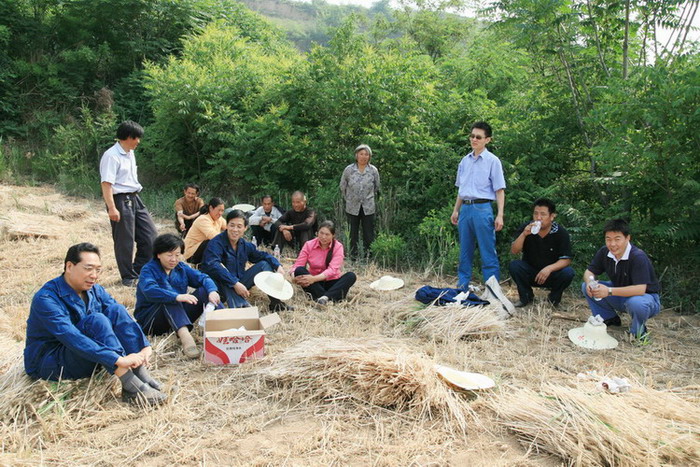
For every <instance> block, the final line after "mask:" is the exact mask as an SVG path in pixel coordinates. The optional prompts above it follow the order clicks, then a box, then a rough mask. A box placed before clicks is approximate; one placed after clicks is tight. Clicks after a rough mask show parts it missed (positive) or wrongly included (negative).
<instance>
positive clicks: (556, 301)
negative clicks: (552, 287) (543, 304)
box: [547, 294, 561, 308]
mask: <svg viewBox="0 0 700 467" xmlns="http://www.w3.org/2000/svg"><path fill="white" fill-rule="evenodd" d="M547 301H548V302H549V304H550V305H552V306H553V307H554V308H557V307H559V303H560V302H561V297H558V298H556V299H555V298H552V295H551V294H550V295H548V296H547Z"/></svg>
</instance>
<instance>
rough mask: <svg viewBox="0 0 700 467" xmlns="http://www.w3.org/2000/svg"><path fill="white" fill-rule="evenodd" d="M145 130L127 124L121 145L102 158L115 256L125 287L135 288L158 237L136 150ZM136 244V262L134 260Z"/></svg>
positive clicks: (119, 134)
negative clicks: (144, 196) (145, 197)
mask: <svg viewBox="0 0 700 467" xmlns="http://www.w3.org/2000/svg"><path fill="white" fill-rule="evenodd" d="M142 137H143V128H142V127H141V125H139V124H138V123H136V122H133V121H131V120H127V121H125V122H122V123H121V124H120V125H119V128H117V139H118V141H117V142H116V143H115V144H114V146H112V147H111V148H109V149H108V150H107V151H105V153H104V154H103V155H102V159H101V160H100V181H101V183H102V198H104V201H105V204H106V205H107V213H108V214H109V220H110V223H111V224H112V239H113V240H114V256H115V257H116V260H117V266H118V267H119V274H120V275H121V278H122V284H123V285H125V286H129V287H133V286H135V285H136V280H137V279H138V277H139V272H140V271H141V267H142V266H143V265H144V264H146V262H148V261H149V260H150V259H151V256H152V250H153V245H152V244H153V239H155V237H156V236H157V235H158V232H157V230H156V226H155V224H154V223H153V219H151V215H150V214H149V212H148V209H146V206H145V205H144V204H143V202H142V201H141V198H140V197H139V192H140V191H141V190H142V188H143V187H142V186H141V184H140V183H139V181H138V175H137V166H136V157H135V155H134V149H136V147H137V146H138V145H139V143H140V142H141V138H142ZM134 241H135V242H136V258H134Z"/></svg>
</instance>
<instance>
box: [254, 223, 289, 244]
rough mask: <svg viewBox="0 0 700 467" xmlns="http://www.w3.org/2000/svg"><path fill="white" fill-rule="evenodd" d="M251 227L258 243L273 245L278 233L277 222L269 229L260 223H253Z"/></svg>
mask: <svg viewBox="0 0 700 467" xmlns="http://www.w3.org/2000/svg"><path fill="white" fill-rule="evenodd" d="M250 229H251V231H252V233H253V237H255V241H257V242H258V245H271V244H272V241H273V240H274V239H275V235H276V234H277V227H276V226H275V224H272V225H271V226H270V230H269V231H267V230H265V228H264V227H260V226H259V225H251V226H250ZM280 248H282V247H280Z"/></svg>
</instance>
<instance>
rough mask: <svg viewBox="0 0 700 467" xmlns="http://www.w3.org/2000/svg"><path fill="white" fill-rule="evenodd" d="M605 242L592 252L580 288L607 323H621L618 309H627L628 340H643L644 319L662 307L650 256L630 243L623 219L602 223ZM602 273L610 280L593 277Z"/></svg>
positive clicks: (594, 310) (626, 225)
mask: <svg viewBox="0 0 700 467" xmlns="http://www.w3.org/2000/svg"><path fill="white" fill-rule="evenodd" d="M603 232H604V233H605V246H604V247H602V248H601V249H600V250H598V252H597V253H596V254H595V256H593V260H592V261H591V264H590V265H589V266H588V269H586V272H584V273H583V280H584V282H583V284H582V285H581V290H582V291H583V294H584V296H585V297H586V301H588V306H589V307H590V309H591V313H592V314H593V316H595V315H600V316H601V317H602V318H603V320H605V324H606V325H608V326H621V325H622V320H621V319H620V316H619V315H618V314H617V312H618V311H621V312H622V311H626V312H627V313H629V315H630V316H631V317H632V323H631V325H630V328H629V332H630V340H632V341H634V340H638V341H640V342H646V341H647V339H648V332H647V327H646V324H645V323H646V321H647V320H648V319H649V318H651V317H652V316H655V315H657V314H658V313H659V311H661V302H660V301H659V292H660V291H661V286H660V284H659V281H658V280H657V279H656V273H655V272H654V266H652V264H651V260H650V259H649V257H648V256H647V255H646V253H644V251H642V250H640V249H639V248H637V247H636V246H634V245H632V243H630V238H631V236H630V228H629V225H628V224H627V222H626V221H625V220H623V219H614V220H611V221H609V222H608V223H607V224H605V227H603ZM603 273H605V274H606V275H607V276H608V279H610V280H609V281H600V282H599V283H597V284H596V283H595V282H594V281H591V278H593V279H594V280H595V279H596V278H597V277H598V275H600V274H603Z"/></svg>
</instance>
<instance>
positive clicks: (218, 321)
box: [204, 306, 280, 365]
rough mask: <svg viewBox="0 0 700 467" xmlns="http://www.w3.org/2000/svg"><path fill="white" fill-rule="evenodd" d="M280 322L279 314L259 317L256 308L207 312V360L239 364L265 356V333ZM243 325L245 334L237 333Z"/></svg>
mask: <svg viewBox="0 0 700 467" xmlns="http://www.w3.org/2000/svg"><path fill="white" fill-rule="evenodd" d="M279 322H280V317H279V315H278V314H277V313H272V314H269V315H267V316H262V317H261V316H260V314H259V312H258V308H257V307H254V306H253V307H248V308H226V309H223V310H213V311H207V312H205V316H204V361H206V362H209V363H213V364H215V365H227V364H232V365H238V364H239V363H244V362H248V361H251V360H257V359H259V358H263V357H264V356H265V331H266V330H267V329H269V328H271V327H272V326H274V325H275V324H277V323H279ZM241 326H244V327H245V331H238V329H239V328H240V327H241Z"/></svg>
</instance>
